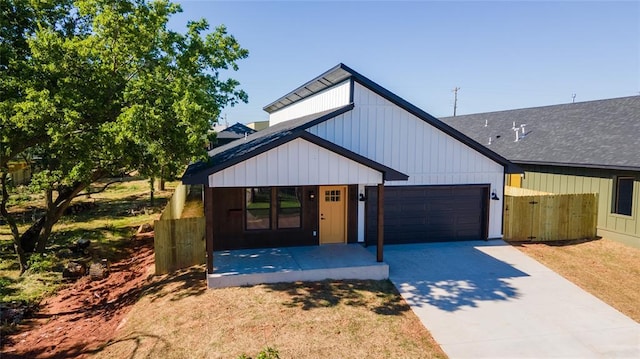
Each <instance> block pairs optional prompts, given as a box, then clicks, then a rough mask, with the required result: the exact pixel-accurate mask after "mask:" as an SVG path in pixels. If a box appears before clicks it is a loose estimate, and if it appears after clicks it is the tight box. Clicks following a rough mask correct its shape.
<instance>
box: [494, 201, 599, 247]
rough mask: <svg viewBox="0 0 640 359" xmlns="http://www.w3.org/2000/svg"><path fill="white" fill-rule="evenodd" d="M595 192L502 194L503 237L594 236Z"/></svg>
mask: <svg viewBox="0 0 640 359" xmlns="http://www.w3.org/2000/svg"><path fill="white" fill-rule="evenodd" d="M597 215H598V197H597V194H595V193H579V194H537V195H528V196H510V195H506V196H505V209H504V237H505V239H508V240H520V241H523V240H534V241H556V240H566V239H583V238H594V237H595V236H596V226H597Z"/></svg>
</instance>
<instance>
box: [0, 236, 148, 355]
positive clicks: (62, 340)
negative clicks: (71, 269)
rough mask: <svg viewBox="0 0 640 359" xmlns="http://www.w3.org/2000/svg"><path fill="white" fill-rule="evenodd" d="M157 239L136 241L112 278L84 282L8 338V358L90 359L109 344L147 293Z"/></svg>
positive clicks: (113, 270)
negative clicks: (129, 313)
mask: <svg viewBox="0 0 640 359" xmlns="http://www.w3.org/2000/svg"><path fill="white" fill-rule="evenodd" d="M152 235H153V233H145V234H142V235H138V236H137V237H134V238H133V239H131V242H130V245H129V246H128V247H127V249H126V250H127V252H128V253H127V255H126V256H125V257H124V259H122V260H120V261H118V262H116V263H113V264H112V265H111V269H110V274H109V276H108V277H107V278H105V279H103V280H99V281H91V279H90V278H89V276H84V277H82V278H81V279H79V280H78V281H77V282H75V283H73V284H72V285H70V286H69V287H67V288H65V289H62V290H61V291H59V292H58V293H57V294H56V295H55V296H53V297H50V298H47V299H45V300H44V301H43V302H42V303H41V305H40V311H39V312H38V313H37V314H36V315H35V318H34V319H31V320H30V322H27V323H26V324H25V325H24V326H23V327H22V328H21V329H22V330H21V332H19V333H17V334H14V335H11V336H9V337H7V338H3V341H4V342H5V346H4V347H3V348H2V352H1V353H0V357H2V358H3V359H5V358H7V359H8V358H85V357H88V356H89V354H91V353H94V352H95V351H96V350H98V349H99V348H100V346H101V345H103V344H105V343H106V342H107V341H108V340H109V339H110V338H111V337H112V336H113V333H114V332H115V331H116V329H117V328H118V326H119V325H120V324H121V323H122V321H123V319H124V317H125V315H126V314H127V312H128V311H129V309H130V308H131V306H132V305H133V304H134V303H135V302H136V301H137V300H138V297H139V295H140V293H141V292H142V291H143V290H144V287H145V284H146V282H147V279H148V278H149V276H150V274H151V272H150V271H149V269H150V268H149V267H150V266H151V265H152V264H153V236H152Z"/></svg>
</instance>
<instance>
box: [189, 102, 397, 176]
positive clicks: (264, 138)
mask: <svg viewBox="0 0 640 359" xmlns="http://www.w3.org/2000/svg"><path fill="white" fill-rule="evenodd" d="M352 109H353V104H350V105H347V106H343V107H340V108H336V109H331V110H327V111H323V112H319V113H316V114H313V115H308V116H303V117H300V118H297V119H294V120H290V121H285V122H282V123H279V124H277V125H274V126H271V127H268V128H266V129H264V130H262V131H258V132H255V133H253V134H251V135H249V136H247V138H246V140H244V141H243V140H238V141H234V142H231V143H229V144H226V145H224V146H221V147H218V148H215V149H213V150H211V151H209V160H208V161H206V162H198V163H194V164H191V165H190V166H189V167H188V168H187V171H186V172H185V173H184V175H183V177H182V181H183V182H184V183H186V184H200V183H207V178H208V176H209V175H211V174H213V173H216V172H218V171H221V170H223V169H225V168H228V167H231V166H233V165H235V164H238V163H240V162H242V161H245V160H247V159H249V158H251V157H254V156H257V155H259V154H260V153H264V152H266V151H268V150H270V149H273V148H275V147H278V146H280V145H282V144H285V143H287V142H289V141H292V140H294V139H296V138H303V139H305V140H307V141H309V142H312V143H314V144H316V145H318V146H320V147H323V148H326V149H328V150H330V151H332V152H335V153H337V154H339V155H341V156H343V157H346V158H349V159H351V160H354V161H356V162H358V163H361V164H363V165H365V166H368V167H370V168H373V169H375V170H378V171H380V172H382V173H383V175H384V179H385V180H389V181H403V180H407V178H409V176H407V175H406V174H403V173H400V172H398V171H396V170H394V169H392V168H389V167H387V166H384V165H382V164H380V163H377V162H374V161H372V160H370V159H368V158H366V157H363V156H361V155H358V154H356V153H354V152H352V151H349V150H347V149H345V148H344V147H340V146H338V145H336V144H334V143H331V142H329V141H326V140H324V139H322V138H320V137H318V136H315V135H313V134H311V133H308V132H307V131H305V129H307V128H309V127H311V126H314V125H315V124H317V123H320V122H323V121H326V120H328V119H330V118H333V117H336V116H338V115H340V114H343V113H345V112H347V111H351V110H352Z"/></svg>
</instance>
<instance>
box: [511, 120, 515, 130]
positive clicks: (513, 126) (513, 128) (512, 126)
mask: <svg viewBox="0 0 640 359" xmlns="http://www.w3.org/2000/svg"><path fill="white" fill-rule="evenodd" d="M515 128H516V121H513V125H511V129H512V130H515Z"/></svg>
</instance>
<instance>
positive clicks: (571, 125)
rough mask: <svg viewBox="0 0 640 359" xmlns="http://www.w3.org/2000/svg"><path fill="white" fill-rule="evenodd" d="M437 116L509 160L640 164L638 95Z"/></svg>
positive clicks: (618, 165)
mask: <svg viewBox="0 0 640 359" xmlns="http://www.w3.org/2000/svg"><path fill="white" fill-rule="evenodd" d="M441 120H442V121H444V122H446V123H447V124H449V125H451V126H453V127H455V128H456V129H457V130H458V131H460V132H462V133H464V134H465V135H467V136H469V137H471V138H473V139H474V140H476V141H478V142H480V143H481V144H483V145H485V146H486V147H487V148H490V149H491V150H493V151H495V152H497V153H499V154H500V155H502V156H503V157H505V158H507V159H509V160H510V161H512V162H514V163H520V164H552V165H563V166H573V167H595V168H612V169H628V170H638V169H640V96H632V97H623V98H614V99H608V100H598V101H588V102H579V103H571V104H564V105H554V106H544V107H535V108H525V109H517V110H509V111H500V112H489V113H480V114H473V115H464V116H456V117H447V118H442V119H441ZM514 122H515V124H516V127H520V125H522V124H526V126H525V134H526V135H525V137H524V138H521V139H519V140H518V141H517V142H515V131H513V130H512V127H513V123H514ZM485 123H486V124H487V126H486V127H485ZM520 133H522V131H520ZM489 138H491V144H489Z"/></svg>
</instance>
